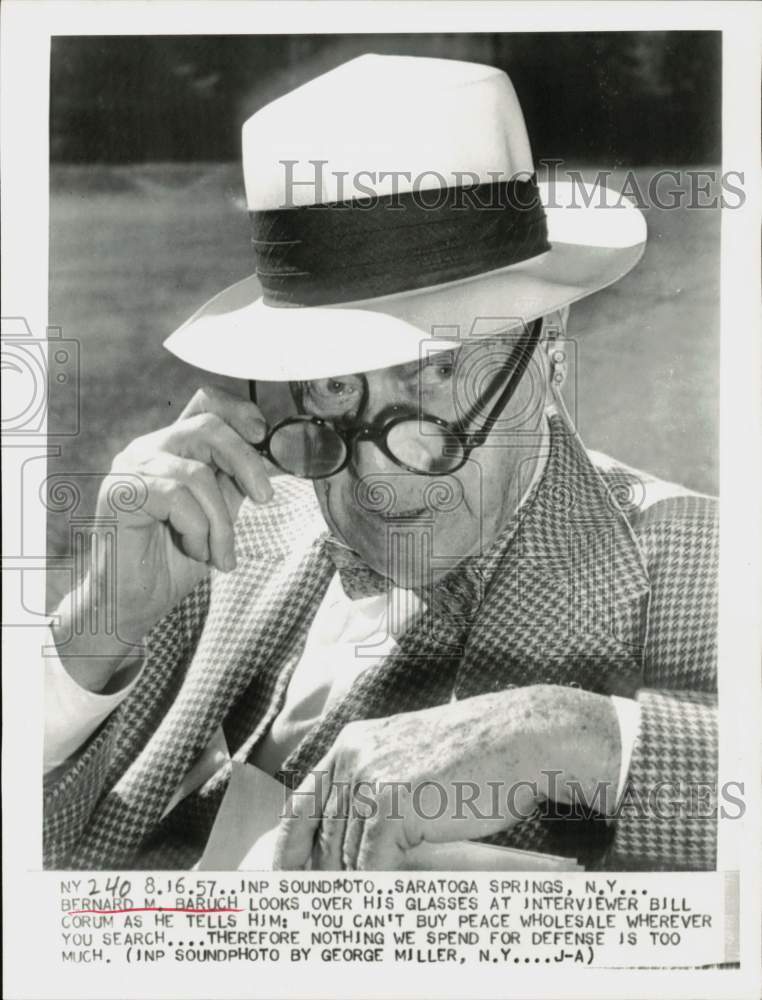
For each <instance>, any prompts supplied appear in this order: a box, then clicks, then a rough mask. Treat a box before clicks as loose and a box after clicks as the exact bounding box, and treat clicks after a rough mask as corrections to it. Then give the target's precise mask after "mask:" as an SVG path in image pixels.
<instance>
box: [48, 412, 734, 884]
mask: <svg viewBox="0 0 762 1000" xmlns="http://www.w3.org/2000/svg"><path fill="white" fill-rule="evenodd" d="M274 486H275V500H274V502H273V503H271V504H268V505H267V506H265V507H256V506H255V505H253V504H249V503H248V502H247V503H245V504H244V506H243V507H242V510H241V514H240V515H239V519H238V522H237V524H236V544H237V557H238V566H237V569H236V570H235V571H234V572H233V573H230V574H218V573H216V572H212V574H211V576H210V577H209V578H207V580H205V581H204V582H203V583H202V584H201V585H199V586H198V587H197V588H196V589H195V590H194V591H193V592H192V593H191V594H190V595H188V596H187V597H186V598H185V599H184V600H183V601H182V602H181V603H180V604H179V605H178V606H177V607H176V608H175V609H174V610H173V611H172V612H171V613H170V614H169V615H168V616H167V617H166V618H164V619H163V620H162V621H160V622H159V623H158V624H157V625H156V626H155V628H154V629H153V630H152V632H151V633H150V635H149V636H148V638H147V662H146V666H145V668H144V670H143V673H142V675H141V678H140V680H139V681H138V683H137V684H136V686H135V688H134V689H133V690H132V692H131V693H130V695H129V696H128V698H127V699H126V700H125V701H124V702H123V703H122V704H121V705H120V706H119V708H118V709H117V710H116V711H115V712H114V713H113V714H112V715H111V716H110V717H109V718H108V719H107V720H106V721H105V722H104V723H103V725H102V726H101V727H100V729H99V730H98V731H97V732H96V733H95V734H94V735H93V736H92V737H91V738H90V740H89V741H88V742H87V744H86V745H85V746H84V747H83V748H82V749H81V751H80V752H79V753H78V754H77V755H76V756H75V757H74V758H73V759H71V760H69V761H67V762H66V764H64V765H63V766H62V767H61V768H59V769H58V770H57V771H55V772H53V774H51V775H49V776H48V777H47V778H46V780H45V787H44V863H45V866H46V867H48V868H59V869H60V868H71V869H121V868H137V869H147V868H159V869H161V868H166V869H169V868H189V867H191V866H192V865H193V864H195V862H196V861H197V860H198V858H199V857H200V855H201V852H202V850H203V847H204V844H205V842H206V839H207V837H208V834H209V832H210V829H211V826H212V823H213V821H214V817H215V814H216V811H217V808H218V806H219V803H220V801H221V799H222V796H223V794H224V791H225V788H226V785H227V781H228V778H229V774H230V769H231V765H230V763H226V764H224V765H223V766H221V767H220V769H219V770H218V772H217V773H216V774H215V775H213V776H212V777H211V778H210V779H209V780H208V781H207V782H206V783H205V784H204V785H203V786H202V787H201V788H200V789H198V790H197V791H195V792H193V793H192V794H191V795H189V796H188V797H187V798H186V799H184V800H183V801H182V802H180V803H179V804H178V805H177V806H176V807H175V808H174V809H173V810H172V811H171V812H169V814H168V815H167V816H165V817H164V818H162V813H163V812H164V810H165V807H166V805H167V802H168V801H169V799H170V798H171V796H172V794H173V793H174V791H175V789H176V787H177V785H178V783H179V782H180V780H181V779H182V777H183V775H184V774H185V773H186V772H187V771H188V770H189V769H190V767H191V766H192V764H193V763H194V761H195V760H196V759H197V757H198V756H199V754H200V753H201V752H202V751H203V750H204V748H205V747H206V746H207V744H208V743H209V740H210V739H211V737H212V735H213V733H214V732H215V731H216V729H217V728H218V727H219V726H220V725H221V724H222V725H223V727H224V731H225V735H226V739H227V742H228V746H229V749H230V754H231V758H232V759H233V760H235V761H246V760H247V759H248V758H249V756H250V755H251V753H252V751H253V750H254V748H255V747H256V746H257V744H258V742H259V741H260V740H261V739H262V738H263V736H264V735H265V733H266V732H267V731H268V728H269V726H270V725H271V723H272V722H273V720H274V718H275V717H276V716H277V714H278V712H279V711H280V708H281V706H282V703H283V700H284V696H285V692H286V687H287V685H288V681H289V678H290V675H291V672H292V670H293V668H294V666H295V665H296V663H297V662H298V660H299V657H300V654H301V652H302V649H303V645H304V642H305V639H306V635H307V631H308V629H309V626H310V624H311V622H312V619H313V617H314V615H315V613H316V611H317V608H318V606H319V604H320V601H321V599H322V596H323V594H324V593H325V589H326V587H327V586H328V583H329V581H330V579H331V577H332V576H333V574H334V573H335V572H336V565H335V562H334V560H333V559H332V558H331V546H332V544H333V543H332V540H331V539H330V536H329V535H328V534H327V532H326V528H325V523H324V521H323V520H322V518H321V516H320V511H319V508H318V506H317V503H316V500H315V496H314V491H313V489H312V486H311V485H310V484H309V483H305V482H303V481H300V480H294V479H292V478H291V477H285V476H284V477H278V478H277V479H275V480H274ZM716 508H717V504H716V501H715V500H713V499H711V498H708V497H704V496H699V495H697V494H693V493H689V492H688V491H686V490H683V489H681V488H679V487H674V486H672V485H671V484H666V483H663V482H661V481H659V480H656V479H653V478H651V477H648V476H645V475H643V474H641V473H639V472H636V471H634V470H632V469H629V468H627V467H625V466H622V465H619V464H617V463H615V462H613V461H611V460H609V459H606V458H605V457H604V456H600V455H596V454H594V453H588V452H586V451H585V449H584V448H583V447H582V446H581V444H580V443H579V441H578V439H576V438H575V437H574V436H573V435H572V434H571V433H570V432H569V431H568V430H567V429H566V426H565V424H564V423H563V422H562V421H561V420H560V418H558V417H554V418H552V419H551V445H550V453H549V456H548V460H547V464H546V469H545V472H544V474H543V476H542V478H541V480H540V482H539V484H538V485H537V486H536V487H535V489H534V492H533V494H532V496H531V497H530V498H529V500H528V501H527V502H526V503H525V504H523V505H522V507H521V509H520V512H519V515H518V516H517V518H516V519H515V522H514V524H513V525H512V526H511V528H510V530H508V531H506V532H505V533H504V535H503V536H502V537H501V538H500V539H499V540H498V542H497V543H496V544H495V545H494V546H493V547H492V549H491V550H490V551H489V553H488V554H487V555H486V556H485V557H482V559H481V560H479V561H478V565H477V566H476V570H477V572H475V573H473V574H472V579H474V580H476V581H477V584H478V587H477V596H476V598H475V599H474V600H473V601H472V602H471V604H469V605H468V606H467V607H464V609H463V610H462V613H461V612H459V611H457V610H455V611H454V610H453V607H452V602H447V601H442V602H439V601H438V600H437V599H436V592H435V593H434V595H433V597H434V599H433V600H432V601H431V604H430V607H429V610H428V611H427V612H426V614H425V615H424V616H423V618H422V619H421V621H420V622H418V623H417V624H416V625H415V626H414V627H413V628H411V629H410V630H409V631H408V632H407V633H406V634H405V635H404V636H403V637H402V638H401V639H400V641H399V643H398V645H397V648H396V650H395V651H394V652H393V653H392V654H391V655H389V656H388V657H386V659H385V660H384V661H383V662H382V663H381V664H380V665H378V666H373V667H371V668H369V669H368V670H366V671H365V672H364V673H362V674H361V675H360V677H359V678H358V679H357V680H356V681H355V683H354V685H353V686H352V688H351V689H350V691H349V692H348V694H347V695H346V696H345V697H344V698H343V699H342V700H341V701H340V702H339V703H338V704H337V705H335V706H334V707H333V708H332V709H331V710H330V711H329V712H327V713H326V714H325V715H324V716H323V717H322V718H321V719H320V720H319V721H318V722H317V723H316V725H315V726H314V727H313V729H312V730H311V731H310V732H309V733H308V735H307V736H306V738H305V739H304V740H303V741H302V743H301V744H300V745H299V746H298V747H297V749H296V750H295V751H294V752H293V753H292V754H291V756H290V757H289V758H288V760H287V761H286V762H285V763H284V765H283V768H282V770H281V771H280V772H279V774H278V775H277V777H279V778H280V780H281V781H283V782H284V783H285V784H286V785H289V786H291V787H294V786H295V785H296V784H297V783H298V781H299V780H300V779H301V777H303V776H304V774H305V773H306V772H307V771H308V770H309V769H310V768H312V767H314V766H316V764H317V763H318V761H320V759H321V758H322V756H323V755H324V754H325V753H326V751H327V750H328V749H329V748H330V746H331V745H332V743H333V741H334V740H335V739H336V737H337V735H338V733H339V732H340V731H341V729H342V727H343V726H344V725H346V724H347V723H348V722H350V721H352V720H356V719H363V718H374V717H380V716H385V715H391V714H394V713H398V712H404V711H413V710H416V709H421V708H425V707H430V706H435V705H439V704H445V703H447V702H449V701H450V700H451V699H452V697H453V696H454V697H456V698H468V697H471V696H474V695H478V694H481V693H484V692H488V691H496V690H500V689H504V688H508V687H512V686H517V685H525V684H534V683H541V682H542V683H553V684H566V685H575V686H579V687H582V688H585V689H589V690H591V691H595V692H599V693H607V694H621V695H627V696H632V697H636V698H637V700H638V702H639V703H640V708H641V717H640V728H639V732H638V735H637V739H636V742H635V746H634V750H633V754H632V759H631V763H630V769H629V779H628V784H627V788H626V790H625V793H624V798H623V800H622V801H621V802H620V809H619V811H618V814H617V818H616V819H615V820H614V821H613V822H603V821H596V820H595V819H590V818H589V817H588V818H587V819H586V820H581V819H579V818H575V817H566V818H560V817H555V818H554V817H550V818H549V817H548V816H547V815H545V816H543V815H541V814H540V813H539V812H538V814H536V815H535V816H532V817H530V818H529V819H527V820H526V821H523V822H522V823H520V824H519V825H518V826H517V827H514V828H513V829H512V830H511V831H509V832H508V833H504V834H501V835H500V836H499V837H497V838H491V839H492V841H493V842H494V841H497V842H499V843H503V844H508V845H512V846H517V847H522V848H528V849H534V850H546V851H549V852H551V853H566V854H573V855H575V856H577V857H581V858H582V859H583V861H585V862H586V863H587V865H588V866H589V867H598V868H607V869H620V870H627V869H637V868H641V869H651V870H655V869H680V868H685V869H704V868H713V867H714V865H715V850H716V848H715V840H716V837H715V832H716V820H715V818H714V817H712V816H711V815H710V813H711V809H707V808H706V806H705V807H704V808H703V809H702V810H701V811H700V812H699V811H697V810H694V811H693V814H692V815H691V814H689V810H688V809H687V808H686V802H687V803H690V794H691V789H695V788H696V787H697V786H698V785H699V784H702V785H703V786H706V784H707V783H710V784H712V786H713V783H714V782H715V780H716V770H717V721H716V695H715V691H716V666H715V663H716V586H717V558H718V539H717V524H716V521H717V509H716ZM466 571H469V570H468V568H467V569H466ZM705 791H706V788H705ZM697 813H698V814H697Z"/></svg>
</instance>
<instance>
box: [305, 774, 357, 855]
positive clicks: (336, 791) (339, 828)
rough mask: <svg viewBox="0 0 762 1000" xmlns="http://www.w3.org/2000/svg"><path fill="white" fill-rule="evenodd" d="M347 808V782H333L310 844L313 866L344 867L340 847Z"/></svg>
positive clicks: (346, 818)
mask: <svg viewBox="0 0 762 1000" xmlns="http://www.w3.org/2000/svg"><path fill="white" fill-rule="evenodd" d="M349 809H350V797H349V787H348V784H346V783H341V784H339V783H336V782H334V783H333V784H332V786H331V791H330V794H329V796H328V800H327V802H326V804H325V808H324V810H323V819H322V821H321V823H320V824H319V826H318V828H317V830H316V831H315V837H314V840H313V845H312V867H313V868H319V869H320V870H322V871H329V872H338V871H341V869H342V868H343V867H344V864H343V860H342V848H343V845H344V834H345V831H346V829H347V821H348V817H349Z"/></svg>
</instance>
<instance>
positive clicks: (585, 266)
mask: <svg viewBox="0 0 762 1000" xmlns="http://www.w3.org/2000/svg"><path fill="white" fill-rule="evenodd" d="M539 187H540V197H541V198H542V201H543V204H544V205H545V210H546V214H547V218H548V238H549V241H550V243H551V249H550V250H549V251H547V252H546V253H544V254H542V255H540V256H538V257H534V258H532V259H531V260H527V261H523V262H522V263H519V264H512V265H510V266H509V267H504V268H500V269H499V270H495V271H490V272H489V273H487V274H480V275H477V276H475V277H472V278H467V279H464V280H462V281H456V282H449V283H447V284H444V285H436V286H433V287H429V288H423V289H416V290H415V291H412V292H401V293H398V294H395V295H387V296H384V297H382V298H376V299H368V300H365V301H363V302H348V303H342V304H341V305H333V306H309V307H274V306H268V305H266V304H265V302H264V300H263V299H262V297H261V288H260V285H259V282H258V281H257V279H256V275H252V276H251V277H249V278H244V280H243V281H239V282H237V283H236V284H235V285H232V286H231V287H229V288H226V289H225V290H224V291H222V292H220V293H219V294H218V295H216V296H215V297H214V298H213V299H211V300H210V301H209V302H207V303H206V304H205V305H204V306H202V308H201V309H200V310H199V311H198V312H197V313H195V314H194V315H193V316H192V317H191V318H190V319H189V320H188V321H187V322H186V323H184V324H183V326H181V327H180V328H179V329H178V330H176V331H175V332H174V333H173V334H171V335H170V336H169V337H168V338H167V339H166V340H165V342H164V346H165V347H166V348H167V349H168V350H169V351H171V352H172V353H173V354H174V355H176V356H177V357H178V358H181V359H182V360H183V361H186V362H188V363H189V364H192V365H195V366H196V367H198V368H203V369H205V370H207V371H210V372H215V373H216V374H219V375H228V376H232V377H233V378H245V379H257V380H263V381H276V382H281V381H283V382H285V381H293V380H299V379H313V378H323V377H327V376H329V375H340V374H346V373H349V372H362V371H373V370H375V369H377V368H386V367H389V366H391V365H398V364H404V363H405V362H409V361H413V360H415V359H417V358H419V357H421V356H422V352H423V353H425V352H427V351H430V350H431V349H442V350H446V349H452V348H455V347H458V346H460V345H461V344H462V343H464V342H466V341H467V340H468V339H469V338H473V337H476V336H482V335H485V334H491V333H495V332H498V331H502V330H507V329H510V328H515V327H517V326H520V325H521V324H522V323H529V322H531V321H532V320H535V319H538V318H539V317H540V316H546V315H548V314H549V313H552V312H554V311H556V310H558V309H562V308H564V307H565V306H568V305H571V304H572V303H574V302H576V301H578V300H579V299H581V298H584V297H585V296H587V295H591V294H592V293H593V292H597V291H600V290H601V289H602V288H605V287H606V286H607V285H611V284H613V283H614V282H615V281H618V280H619V279H620V278H621V277H623V276H624V275H625V274H627V272H628V271H630V270H631V269H632V268H633V267H634V266H635V264H637V262H638V260H639V259H640V257H641V256H642V254H643V250H644V248H645V241H646V223H645V219H644V217H643V215H642V213H641V212H640V211H639V210H638V208H636V207H635V205H633V204H632V202H631V201H629V199H627V198H626V197H625V196H623V195H621V194H619V192H617V191H614V190H612V189H610V188H604V187H602V186H598V187H596V188H595V189H587V190H586V191H585V192H584V195H583V193H582V192H581V189H580V188H579V187H578V186H576V185H573V184H571V183H568V182H563V183H555V184H553V185H547V184H540V185H539Z"/></svg>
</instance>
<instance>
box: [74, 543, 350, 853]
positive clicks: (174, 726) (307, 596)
mask: <svg viewBox="0 0 762 1000" xmlns="http://www.w3.org/2000/svg"><path fill="white" fill-rule="evenodd" d="M333 572H334V570H333V566H332V565H331V563H330V560H329V559H328V558H327V557H326V555H325V554H324V552H323V546H322V538H318V539H317V540H315V541H314V542H313V543H312V544H311V545H310V547H309V548H308V550H307V552H306V553H305V551H304V549H303V548H300V549H299V550H298V552H296V553H294V555H292V556H291V557H290V558H288V559H286V560H284V561H283V563H282V564H281V565H280V566H278V567H277V568H276V569H275V570H274V571H273V568H272V567H271V566H270V567H267V568H266V569H265V568H263V567H261V566H257V564H256V563H255V562H250V563H247V564H244V565H242V566H241V567H240V570H239V571H237V572H236V573H233V574H229V575H226V576H223V575H219V576H217V577H216V578H215V581H214V584H213V586H212V588H211V597H210V606H209V613H208V616H207V624H206V626H205V628H204V631H203V633H202V635H201V638H200V640H199V643H198V647H197V649H196V652H195V655H194V656H193V657H192V660H191V661H190V664H189V667H188V670H187V673H186V675H185V678H184V680H183V683H182V686H181V688H180V690H179V692H178V694H177V697H176V698H175V699H174V701H173V702H172V704H171V707H170V708H169V710H168V711H167V713H166V715H165V716H164V718H163V719H162V721H161V724H160V725H159V726H158V728H157V729H156V730H155V732H154V733H153V735H152V736H151V738H150V739H149V740H148V741H147V743H146V744H145V746H144V747H143V748H142V750H141V752H140V753H139V754H138V755H137V757H136V759H135V760H134V761H133V763H132V765H131V766H130V767H129V768H128V769H127V770H126V772H125V773H124V774H123V776H122V777H121V779H120V780H119V781H118V782H117V784H116V785H115V786H114V787H113V788H112V790H111V791H110V792H109V793H108V795H107V796H106V797H105V798H104V800H103V801H102V802H101V803H100V805H99V806H98V809H97V811H96V813H95V814H94V816H93V821H92V822H91V824H90V827H89V830H88V834H87V836H86V838H85V840H84V841H83V842H82V843H81V844H80V847H79V850H78V857H77V867H98V865H99V864H102V863H104V862H105V863H108V864H109V865H111V866H119V865H120V864H125V863H128V861H129V859H130V858H131V857H133V856H134V854H135V851H136V850H137V848H138V847H139V846H140V844H141V842H142V840H143V839H144V838H145V836H146V835H147V834H148V832H149V831H150V830H151V829H152V828H155V826H156V824H157V823H158V820H159V817H160V816H161V813H162V811H163V809H164V807H165V805H166V803H167V801H168V800H169V799H170V797H171V796H172V794H173V792H174V790H175V789H176V787H177V785H178V784H179V782H180V780H181V779H182V777H183V775H184V774H185V773H186V772H187V771H188V770H189V768H190V767H191V766H192V764H193V763H194V761H195V760H196V759H197V757H198V756H199V754H200V753H201V752H202V750H203V749H204V748H205V747H206V746H207V744H208V743H209V740H210V739H211V737H212V735H213V733H214V732H215V730H216V729H217V727H218V726H219V725H220V724H221V723H222V722H223V720H224V719H225V717H226V715H228V713H229V711H230V709H231V707H232V706H234V705H235V704H236V703H239V705H243V706H248V707H249V708H250V707H251V706H253V707H254V710H255V713H256V714H257V716H258V719H257V720H255V719H254V718H253V717H252V716H251V714H249V715H248V717H247V721H248V722H249V723H250V724H255V722H258V721H261V720H262V718H263V717H265V716H266V715H267V711H268V708H273V706H274V705H275V704H276V703H277V698H276V694H277V679H278V676H279V675H280V674H281V672H282V668H283V666H284V663H285V661H287V660H288V658H289V655H290V654H291V653H292V650H293V649H294V646H295V644H298V641H299V638H300V636H301V635H302V633H303V632H306V629H307V628H308V626H309V623H310V622H311V620H312V618H313V617H314V614H315V612H316V610H317V606H318V604H319V602H320V600H321V599H322V596H323V593H324V592H325V588H326V587H327V585H328V582H329V580H330V578H331V575H332V574H333ZM253 594H254V595H256V596H255V597H254V598H253V597H252V595H253ZM247 689H248V692H249V695H250V699H251V700H249V699H248V698H247V699H242V695H243V694H244V692H246V691H247ZM237 723H240V718H239V717H235V718H234V720H233V733H234V738H235V734H236V733H238V732H240V727H239V726H238V725H237ZM259 728H261V726H260V727H259ZM180 805H181V806H182V803H181V804H180ZM178 808H179V807H178ZM171 815H172V814H170V816H171ZM168 819H169V817H168Z"/></svg>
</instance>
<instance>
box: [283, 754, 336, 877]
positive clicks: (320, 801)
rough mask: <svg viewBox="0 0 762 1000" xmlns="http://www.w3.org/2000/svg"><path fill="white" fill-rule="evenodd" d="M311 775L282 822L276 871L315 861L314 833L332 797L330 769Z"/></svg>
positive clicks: (287, 869)
mask: <svg viewBox="0 0 762 1000" xmlns="http://www.w3.org/2000/svg"><path fill="white" fill-rule="evenodd" d="M319 767H320V765H319V766H318V769H316V770H314V771H310V773H309V774H308V775H307V777H306V778H305V779H304V781H303V782H302V783H301V785H299V787H298V788H297V789H296V791H295V792H294V793H293V795H292V796H291V798H290V799H289V815H288V816H285V817H284V818H283V819H282V820H281V822H280V829H279V830H278V837H277V840H276V844H275V854H274V857H273V868H274V869H276V870H278V869H284V870H286V871H291V870H294V871H296V870H298V869H302V868H306V866H307V863H308V862H309V861H310V858H311V857H312V846H313V843H314V840H315V833H316V831H317V828H318V825H319V824H320V821H321V820H322V818H323V810H324V809H325V803H326V799H327V798H328V795H329V793H330V780H329V777H330V775H329V773H328V769H323V770H320V769H319Z"/></svg>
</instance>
